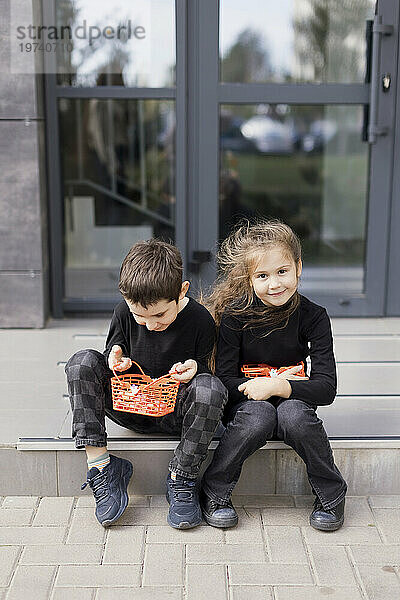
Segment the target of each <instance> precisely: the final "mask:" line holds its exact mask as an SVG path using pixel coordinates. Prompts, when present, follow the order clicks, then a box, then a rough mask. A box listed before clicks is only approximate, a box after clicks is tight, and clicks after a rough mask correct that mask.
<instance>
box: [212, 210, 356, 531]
mask: <svg viewBox="0 0 400 600" xmlns="http://www.w3.org/2000/svg"><path fill="white" fill-rule="evenodd" d="M218 258H219V263H220V266H221V268H222V276H221V278H220V281H219V283H217V285H216V287H215V288H214V291H213V293H212V294H211V296H210V299H209V303H210V308H211V311H212V312H213V314H214V317H215V320H216V323H217V326H218V327H219V335H218V343H217V351H216V365H215V366H216V375H217V376H218V377H219V378H220V379H221V381H222V382H223V383H224V385H225V386H226V388H227V389H228V392H229V400H228V403H227V405H226V410H225V414H224V425H226V429H225V432H224V434H223V436H222V438H221V441H220V443H219V446H218V448H217V449H216V451H215V454H214V457H213V460H212V462H211V464H210V465H209V467H208V469H207V470H206V472H205V474H204V477H203V481H202V491H201V504H202V510H203V516H204V519H205V520H206V521H207V523H209V524H210V525H213V526H214V527H231V526H233V525H236V523H237V521H238V517H237V513H236V511H235V509H234V507H233V506H232V503H231V502H230V496H231V494H232V491H233V488H234V487H235V485H236V483H237V481H238V479H239V476H240V472H241V469H242V465H243V463H244V461H245V460H246V458H247V457H248V456H250V455H251V454H253V452H255V451H256V450H257V449H258V448H261V447H262V446H263V445H264V444H265V442H266V441H267V440H270V439H272V438H275V439H276V437H278V439H281V440H283V441H284V442H285V443H286V444H288V445H289V446H291V447H292V448H293V449H294V450H295V451H296V452H297V454H298V455H299V456H300V457H301V458H302V459H303V461H304V462H305V465H306V468H307V475H308V479H309V482H310V485H311V487H312V489H313V493H314V494H315V496H316V499H315V502H314V507H313V510H312V513H311V516H310V524H311V525H312V526H313V527H315V528H316V529H321V530H325V531H333V530H335V529H339V527H341V526H342V524H343V515H344V499H345V494H346V489H347V486H346V483H345V481H344V479H343V477H342V475H341V474H340V472H339V470H338V469H337V467H336V465H335V463H334V461H333V456H332V450H331V447H330V444H329V440H328V437H327V434H326V432H325V429H324V427H323V424H322V421H321V420H320V419H319V418H318V416H317V413H316V408H317V406H322V405H327V404H331V403H332V402H333V400H334V398H335V394H336V366H335V358H334V354H333V347H332V333H331V326H330V321H329V317H328V315H327V312H326V310H325V309H324V308H322V307H321V306H318V305H317V304H314V302H311V301H310V300H308V299H307V298H306V297H305V296H302V295H301V294H299V292H298V291H297V287H298V283H299V277H300V274H301V270H302V261H301V247H300V241H299V239H298V237H297V236H296V234H295V233H294V232H293V231H292V230H291V229H290V227H288V226H287V225H285V224H283V223H281V222H279V221H257V222H256V223H255V224H254V225H250V224H246V225H242V226H240V227H239V228H238V229H237V230H236V231H235V232H234V233H232V234H231V235H230V236H229V237H228V238H227V239H226V240H225V241H224V242H223V244H222V246H221V250H220V253H219V257H218ZM307 356H310V358H311V372H310V375H309V377H307V376H305V375H304V376H301V375H297V374H296V373H298V372H299V371H300V370H301V369H302V365H299V363H300V362H301V361H302V362H303V363H304V365H306V357H307ZM249 363H256V364H267V365H269V366H271V367H274V368H275V371H274V373H273V374H274V375H276V373H277V369H279V368H280V367H286V366H291V365H299V366H295V367H293V368H291V369H289V370H287V371H284V372H282V373H280V374H279V375H277V376H274V377H254V378H253V379H248V378H245V377H244V375H243V372H242V370H241V369H242V366H243V365H244V364H249ZM305 369H306V366H305Z"/></svg>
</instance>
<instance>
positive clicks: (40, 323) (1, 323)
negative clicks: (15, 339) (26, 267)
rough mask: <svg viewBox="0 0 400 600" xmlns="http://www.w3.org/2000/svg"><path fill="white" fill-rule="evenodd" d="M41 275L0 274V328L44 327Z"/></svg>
mask: <svg viewBox="0 0 400 600" xmlns="http://www.w3.org/2000/svg"><path fill="white" fill-rule="evenodd" d="M43 296H44V294H43V276H42V274H41V273H38V272H34V271H32V272H31V273H24V272H22V273H16V272H6V271H3V272H0V327H44V324H45V313H44V298H43Z"/></svg>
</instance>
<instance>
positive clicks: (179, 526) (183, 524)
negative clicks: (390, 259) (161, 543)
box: [167, 514, 203, 529]
mask: <svg viewBox="0 0 400 600" xmlns="http://www.w3.org/2000/svg"><path fill="white" fill-rule="evenodd" d="M202 521H203V519H199V520H198V521H196V522H194V523H193V522H192V523H188V522H187V521H181V522H180V523H173V522H172V521H171V519H170V518H169V514H168V515H167V523H168V525H170V526H171V527H173V528H174V529H192V527H197V525H200V523H201V522H202Z"/></svg>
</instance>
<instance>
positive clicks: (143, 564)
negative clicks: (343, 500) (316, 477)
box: [0, 496, 400, 600]
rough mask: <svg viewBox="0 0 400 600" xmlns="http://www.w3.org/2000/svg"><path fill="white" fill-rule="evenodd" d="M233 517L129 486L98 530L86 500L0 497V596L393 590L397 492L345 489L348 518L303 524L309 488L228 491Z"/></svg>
mask: <svg viewBox="0 0 400 600" xmlns="http://www.w3.org/2000/svg"><path fill="white" fill-rule="evenodd" d="M234 503H235V505H236V506H237V507H238V512H239V515H240V521H239V525H238V526H237V527H236V528H233V529H229V530H226V531H223V530H221V529H215V528H212V527H209V526H207V525H205V524H204V525H201V526H199V527H197V528H195V529H191V530H187V531H177V530H174V529H172V528H171V527H169V526H168V525H167V524H166V520H165V519H166V511H167V503H166V500H165V498H164V497H162V496H151V497H149V496H141V497H139V496H136V497H132V498H131V499H130V503H129V506H128V508H127V510H126V512H125V514H124V515H123V516H122V518H121V519H120V520H119V522H118V525H117V524H116V525H114V526H113V527H111V528H109V529H107V530H105V529H103V528H102V527H101V526H100V525H99V524H98V523H97V521H96V520H95V518H94V514H93V508H94V502H93V498H92V497H89V496H84V497H79V498H69V497H68V498H57V497H53V498H38V497H30V496H29V497H28V496H13V497H5V498H0V600H25V598H32V599H33V600H42V599H43V600H47V599H50V600H64V599H65V600H66V599H68V600H75V599H79V600H123V599H127V598H132V599H135V600H150V599H151V600H261V599H263V600H326V599H327V598H329V599H330V600H397V599H398V598H400V496H371V497H368V498H367V497H349V498H348V499H347V504H346V521H345V526H344V527H343V528H342V529H341V530H339V531H337V532H333V533H322V532H319V531H315V530H313V529H312V528H311V527H310V526H309V524H308V515H309V512H310V507H311V504H312V498H311V497H309V496H236V497H234Z"/></svg>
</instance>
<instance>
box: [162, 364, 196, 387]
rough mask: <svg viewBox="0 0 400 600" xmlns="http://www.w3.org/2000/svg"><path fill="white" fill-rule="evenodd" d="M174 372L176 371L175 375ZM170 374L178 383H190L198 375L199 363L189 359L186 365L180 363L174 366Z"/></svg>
mask: <svg viewBox="0 0 400 600" xmlns="http://www.w3.org/2000/svg"><path fill="white" fill-rule="evenodd" d="M173 371H175V373H174V372H173ZM169 372H170V373H171V375H172V377H173V378H174V379H176V380H177V381H180V382H181V383H189V381H190V380H191V379H193V377H194V376H195V375H196V373H197V362H196V361H195V360H193V359H192V358H189V360H186V361H185V362H184V363H181V362H179V363H175V364H174V365H172V367H171V368H170V370H169Z"/></svg>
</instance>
